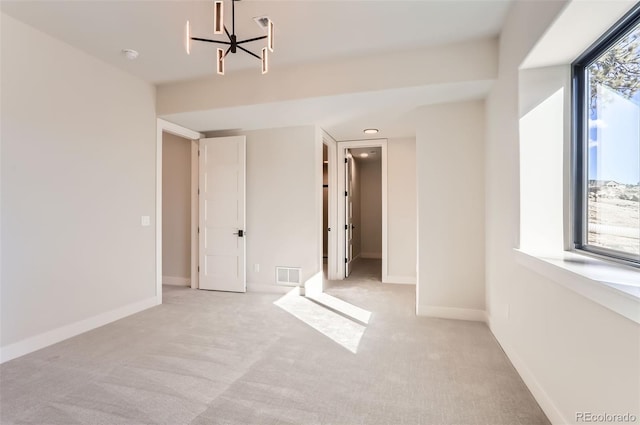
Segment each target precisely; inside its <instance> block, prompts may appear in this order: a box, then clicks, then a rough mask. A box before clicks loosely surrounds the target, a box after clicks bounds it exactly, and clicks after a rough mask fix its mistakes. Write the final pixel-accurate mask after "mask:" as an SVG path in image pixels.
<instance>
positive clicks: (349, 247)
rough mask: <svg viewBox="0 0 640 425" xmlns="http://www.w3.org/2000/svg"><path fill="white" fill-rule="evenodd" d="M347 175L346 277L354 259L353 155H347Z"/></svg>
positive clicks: (345, 162) (345, 164)
mask: <svg viewBox="0 0 640 425" xmlns="http://www.w3.org/2000/svg"><path fill="white" fill-rule="evenodd" d="M344 167H345V168H344V175H345V185H344V187H345V190H346V192H345V201H346V202H345V226H344V231H345V238H344V239H345V241H346V242H347V243H346V246H345V257H346V258H345V269H344V270H345V272H344V275H345V277H349V275H350V274H351V262H352V261H353V176H352V173H353V157H352V156H351V155H347V157H346V158H345V161H344Z"/></svg>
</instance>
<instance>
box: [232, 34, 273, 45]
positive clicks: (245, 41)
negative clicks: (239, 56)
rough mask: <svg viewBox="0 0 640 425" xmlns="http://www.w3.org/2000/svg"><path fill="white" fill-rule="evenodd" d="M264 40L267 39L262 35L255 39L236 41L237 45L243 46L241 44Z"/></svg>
mask: <svg viewBox="0 0 640 425" xmlns="http://www.w3.org/2000/svg"><path fill="white" fill-rule="evenodd" d="M265 38H267V36H266V35H263V36H262V37H255V38H250V39H248V40H242V41H238V43H237V44H243V43H250V42H252V41H257V40H264V39H265Z"/></svg>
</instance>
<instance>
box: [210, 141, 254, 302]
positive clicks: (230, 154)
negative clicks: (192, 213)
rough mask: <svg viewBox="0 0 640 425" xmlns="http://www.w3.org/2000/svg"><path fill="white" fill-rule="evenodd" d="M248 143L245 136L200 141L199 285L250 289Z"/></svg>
mask: <svg viewBox="0 0 640 425" xmlns="http://www.w3.org/2000/svg"><path fill="white" fill-rule="evenodd" d="M245 145H246V139H245V137H244V136H237V137H216V138H211V139H200V161H199V162H200V163H199V165H200V171H199V174H200V180H199V193H200V197H199V213H200V220H199V232H200V234H199V239H200V254H199V256H200V262H199V265H198V266H199V268H200V271H199V277H200V282H199V287H200V289H211V290H215V291H232V292H246V289H247V285H246V273H245V251H246V249H245V231H246V229H245Z"/></svg>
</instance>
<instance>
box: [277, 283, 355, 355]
mask: <svg viewBox="0 0 640 425" xmlns="http://www.w3.org/2000/svg"><path fill="white" fill-rule="evenodd" d="M274 304H275V305H277V306H278V307H280V308H281V309H283V310H284V311H286V312H287V313H289V314H291V315H292V316H294V317H296V318H297V319H300V320H302V321H303V322H304V323H306V324H307V325H309V326H311V327H312V328H313V329H315V330H317V331H318V332H320V333H322V334H323V335H325V336H326V337H328V338H330V339H331V340H333V341H335V342H337V343H338V344H340V345H341V346H342V347H344V348H346V349H347V350H349V351H351V352H352V353H354V354H355V353H356V352H357V351H358V346H359V345H360V340H361V339H362V336H363V335H364V331H365V330H366V327H365V326H363V325H361V324H359V323H356V322H354V321H352V320H349V319H347V318H346V317H344V316H341V315H339V314H337V313H335V312H333V311H331V310H329V309H327V308H325V307H322V306H320V305H318V304H316V303H315V302H313V301H311V300H309V299H307V298H305V297H301V296H300V295H298V289H297V288H296V289H294V290H292V291H290V292H288V293H287V294H285V295H284V296H283V297H282V298H280V299H278V300H277V301H275V302H274Z"/></svg>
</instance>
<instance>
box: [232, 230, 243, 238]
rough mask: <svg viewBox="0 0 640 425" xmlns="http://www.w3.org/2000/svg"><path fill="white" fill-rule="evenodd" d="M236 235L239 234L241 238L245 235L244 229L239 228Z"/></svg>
mask: <svg viewBox="0 0 640 425" xmlns="http://www.w3.org/2000/svg"><path fill="white" fill-rule="evenodd" d="M234 235H238V237H239V238H242V237H244V230H238V231H237V232H236V233H234Z"/></svg>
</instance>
